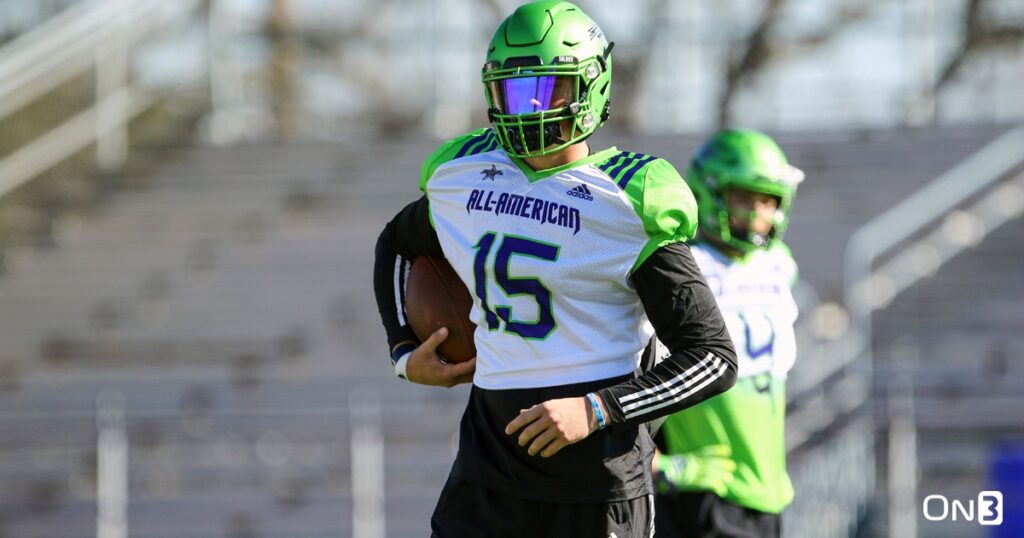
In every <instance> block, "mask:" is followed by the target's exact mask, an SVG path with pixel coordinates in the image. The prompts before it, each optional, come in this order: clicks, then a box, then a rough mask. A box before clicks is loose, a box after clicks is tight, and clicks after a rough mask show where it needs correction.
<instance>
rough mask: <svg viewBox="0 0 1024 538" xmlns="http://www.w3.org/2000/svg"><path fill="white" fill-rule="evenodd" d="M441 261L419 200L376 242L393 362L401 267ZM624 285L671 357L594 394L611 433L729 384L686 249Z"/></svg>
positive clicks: (400, 349)
mask: <svg viewBox="0 0 1024 538" xmlns="http://www.w3.org/2000/svg"><path fill="white" fill-rule="evenodd" d="M443 255H444V253H443V251H442V250H441V245H440V242H439V241H438V238H437V233H436V232H435V231H434V228H433V226H432V225H431V223H430V216H429V202H428V201H427V199H426V198H425V197H421V198H420V199H419V200H416V201H415V202H413V203H411V204H409V205H408V206H406V207H405V208H404V209H402V211H400V212H399V213H398V215H396V216H395V218H394V219H392V220H391V222H389V223H388V224H387V225H386V226H385V227H384V231H383V232H381V234H380V237H379V238H378V240H377V247H376V258H375V263H374V271H373V281H374V292H375V294H376V298H377V307H378V309H379V311H380V315H381V319H382V321H383V323H384V328H385V330H386V331H387V336H388V345H389V349H390V350H391V358H392V361H394V360H396V359H397V358H398V357H400V356H401V355H402V354H403V353H405V352H406V351H409V350H411V349H413V348H415V346H416V345H417V344H418V340H417V339H416V336H415V335H414V334H413V332H412V330H411V329H410V328H409V325H408V324H407V323H404V322H403V320H404V315H401V313H400V312H399V309H400V308H401V304H400V303H404V296H403V295H402V293H403V290H402V285H403V282H402V278H403V276H404V269H403V264H405V263H408V262H411V261H412V260H413V259H415V258H416V257H417V256H443ZM399 257H400V258H401V259H400V260H399ZM396 261H397V262H398V263H397V264H396ZM631 279H632V281H633V284H634V286H635V287H636V291H637V294H638V295H639V297H640V301H641V303H642V304H643V307H644V310H645V312H646V313H647V317H648V319H650V321H651V324H652V325H654V329H655V331H656V333H657V334H658V336H659V338H660V339H661V341H662V342H663V343H664V344H665V345H666V346H668V348H669V350H670V351H671V352H672V354H671V356H670V357H668V358H666V359H665V360H664V361H662V362H661V363H659V364H658V365H656V366H654V367H653V368H651V369H650V370H648V371H646V372H644V373H643V374H642V375H640V376H639V377H637V378H634V379H631V380H629V381H626V382H623V383H620V384H617V385H614V386H611V387H608V388H605V389H601V390H600V391H598V393H599V394H600V395H601V397H602V399H603V400H604V403H605V406H606V408H607V410H608V420H609V424H611V425H613V426H614V425H617V424H637V423H643V422H648V421H650V420H653V419H656V418H659V417H662V416H666V415H669V414H671V413H674V412H676V411H679V410H681V409H684V408H686V407H690V406H692V405H694V404H697V403H699V402H701V401H704V400H706V399H708V398H710V397H712V396H715V395H717V394H719V393H721V392H724V391H725V390H727V389H729V388H730V387H732V385H733V384H735V382H736V353H735V351H734V350H733V346H732V340H731V339H730V338H729V333H728V331H727V330H726V327H725V321H724V320H723V319H722V315H721V313H720V312H719V310H718V306H717V303H716V302H715V298H714V295H713V294H712V293H711V290H710V288H708V285H707V283H706V282H705V281H704V277H703V276H702V275H701V272H700V268H699V267H698V266H697V262H696V261H695V260H694V259H693V255H692V254H691V252H690V248H689V246H687V245H686V244H685V243H674V244H670V245H667V246H664V247H661V248H659V249H658V250H656V251H655V252H654V253H653V254H651V255H650V257H648V259H647V260H645V261H644V263H643V264H641V265H640V267H639V268H637V269H636V270H635V271H634V272H633V275H632V276H631ZM396 284H397V285H398V289H397V290H396ZM396 291H397V295H396ZM396 298H397V300H396Z"/></svg>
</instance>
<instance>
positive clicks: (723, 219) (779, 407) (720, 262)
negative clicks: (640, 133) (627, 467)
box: [654, 130, 803, 538]
mask: <svg viewBox="0 0 1024 538" xmlns="http://www.w3.org/2000/svg"><path fill="white" fill-rule="evenodd" d="M686 178H687V181H688V183H689V184H690V188H691V189H692V190H693V192H694V194H695V195H696V198H697V212H698V215H699V217H700V234H699V241H698V242H696V243H695V244H694V245H693V246H692V248H691V251H692V253H693V256H694V258H695V259H696V260H697V264H698V265H699V266H700V269H701V271H702V272H703V273H704V277H705V279H707V281H708V284H709V285H710V286H711V290H712V291H713V292H714V294H715V299H716V300H717V301H718V307H719V308H720V309H721V311H722V315H723V316H725V321H726V324H727V326H728V327H729V333H730V334H731V335H732V339H733V345H734V347H735V348H736V355H737V357H738V359H739V379H738V381H737V383H736V386H735V387H734V388H733V389H732V390H730V391H728V392H726V393H724V394H721V395H718V396H716V397H714V398H711V399H709V400H706V401H704V402H702V403H700V404H697V405H695V406H693V407H690V408H688V409H685V410H683V411H680V412H678V413H675V414H673V415H671V416H669V417H668V419H667V420H666V421H665V423H664V425H663V426H662V428H661V430H660V432H659V434H658V442H659V447H660V448H661V449H662V451H661V453H659V454H658V455H657V456H656V458H655V460H654V469H655V477H656V479H657V480H656V483H657V489H658V496H657V503H656V506H657V511H656V513H657V516H656V524H657V532H658V536H686V537H696V538H699V537H709V538H710V537H721V538H729V537H732V538H739V537H759V538H764V537H768V538H770V537H777V536H779V533H780V528H779V519H780V516H779V514H780V513H781V512H782V509H783V508H785V506H786V505H787V504H789V502H790V501H791V500H792V498H793V487H792V484H791V483H790V481H789V476H788V475H787V474H786V440H785V427H784V420H785V416H786V389H785V382H786V373H787V372H788V371H789V369H790V367H792V365H793V362H794V360H795V359H796V342H795V337H794V334H793V323H794V322H795V321H796V317H797V307H796V302H795V301H794V300H793V295H792V292H791V287H792V285H793V284H794V283H795V282H796V279H797V266H796V262H795V261H794V260H793V257H792V255H791V254H790V251H789V248H787V247H786V245H785V244H784V243H783V242H782V236H783V233H784V232H785V231H786V225H787V224H788V223H789V209H790V206H791V205H792V203H793V197H794V195H795V194H796V188H797V184H798V183H800V181H802V180H803V172H801V171H800V170H798V169H797V168H794V167H793V166H791V165H790V164H789V163H788V161H787V159H786V156H785V155H784V154H783V152H782V150H781V149H780V148H779V146H778V145H777V144H776V143H775V141H773V140H772V139H771V138H769V137H768V136H767V135H764V134H762V133H759V132H756V131H749V130H727V131H722V132H720V133H718V134H716V135H715V136H713V137H712V138H711V139H710V140H708V141H707V142H706V143H705V144H704V145H703V146H702V147H701V148H700V150H698V152H697V153H696V155H695V156H694V157H693V160H692V164H691V166H690V170H689V171H688V173H687V176H686ZM660 336H662V334H661V333H659V337H660Z"/></svg>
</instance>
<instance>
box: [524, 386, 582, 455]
mask: <svg viewBox="0 0 1024 538" xmlns="http://www.w3.org/2000/svg"><path fill="white" fill-rule="evenodd" d="M592 413H593V411H591V407H590V402H588V401H587V399H586V398H560V399H557V400H548V401H546V402H544V403H540V404H537V405H535V406H533V407H531V408H529V409H522V410H520V411H519V416H517V417H516V418H514V419H512V422H509V423H508V426H505V434H506V435H513V434H515V433H516V432H518V431H519V430H522V433H520V434H519V446H527V445H529V448H527V452H528V453H529V454H530V455H531V456H536V455H537V454H538V453H539V454H540V455H541V457H544V458H549V457H551V456H553V455H555V454H556V453H557V452H558V451H559V450H562V449H563V448H565V447H566V446H568V445H571V444H573V443H578V442H580V441H582V440H583V439H586V437H587V436H588V435H590V434H591V432H593V431H594V430H595V429H597V421H596V420H592V418H591V414H592Z"/></svg>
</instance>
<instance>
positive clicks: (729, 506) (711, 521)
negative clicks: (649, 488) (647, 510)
mask: <svg viewBox="0 0 1024 538" xmlns="http://www.w3.org/2000/svg"><path fill="white" fill-rule="evenodd" d="M654 506H655V513H656V516H655V518H654V528H655V531H656V532H657V534H656V536H657V537H658V538H674V537H685V538H778V537H779V536H781V521H780V520H781V517H780V516H779V515H778V514H768V513H765V512H758V511H757V510H751V509H750V508H745V507H743V506H740V505H738V504H735V503H731V502H729V501H726V500H724V499H722V498H721V497H719V496H718V495H715V494H714V493H711V492H706V491H695V492H684V493H678V494H673V495H658V496H657V497H656V498H655V501H654Z"/></svg>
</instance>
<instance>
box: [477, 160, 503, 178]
mask: <svg viewBox="0 0 1024 538" xmlns="http://www.w3.org/2000/svg"><path fill="white" fill-rule="evenodd" d="M480 173H481V174H483V176H484V177H482V178H480V179H489V180H491V181H494V178H495V177H497V176H503V175H505V173H504V172H502V171H501V170H498V168H497V167H496V166H494V165H493V164H492V165H491V167H490V168H484V169H483V170H481V171H480Z"/></svg>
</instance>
